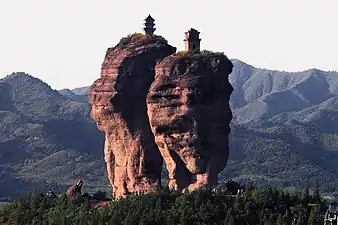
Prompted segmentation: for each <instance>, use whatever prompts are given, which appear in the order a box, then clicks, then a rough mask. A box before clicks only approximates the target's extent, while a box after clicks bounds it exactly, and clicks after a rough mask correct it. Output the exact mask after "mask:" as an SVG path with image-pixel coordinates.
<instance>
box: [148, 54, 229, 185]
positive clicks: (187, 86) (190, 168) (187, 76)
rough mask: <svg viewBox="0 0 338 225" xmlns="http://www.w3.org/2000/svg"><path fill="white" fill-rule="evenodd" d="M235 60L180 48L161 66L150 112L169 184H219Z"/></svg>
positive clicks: (150, 99)
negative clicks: (230, 81)
mask: <svg viewBox="0 0 338 225" xmlns="http://www.w3.org/2000/svg"><path fill="white" fill-rule="evenodd" d="M232 68H233V65H232V63H231V61H230V60H229V59H228V58H227V57H226V56H225V55H224V54H223V53H213V52H208V51H203V52H200V53H199V52H195V53H185V52H184V53H178V54H175V55H171V56H169V57H167V58H165V59H164V60H163V61H162V62H161V63H159V64H158V65H157V66H156V69H155V70H156V76H155V81H154V82H153V84H152V85H151V88H150V91H149V94H148V97H147V105H148V116H149V120H150V126H151V129H152V131H153V133H154V136H155V141H156V143H157V145H158V147H159V150H160V152H161V154H162V156H163V158H164V161H165V163H166V166H167V169H168V173H169V188H171V189H175V190H183V189H185V188H188V190H189V191H193V190H196V189H199V188H202V187H205V186H209V187H213V186H215V185H216V184H217V174H218V173H219V172H221V171H222V170H223V169H224V167H225V165H226V163H227V160H228V156H229V141H228V135H229V133H230V127H229V123H230V121H231V119H232V113H231V110H230V107H229V98H230V94H231V93H232V91H233V88H232V86H231V84H230V83H229V80H228V75H229V74H230V73H231V72H232Z"/></svg>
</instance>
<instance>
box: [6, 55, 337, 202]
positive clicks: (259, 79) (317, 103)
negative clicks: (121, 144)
mask: <svg viewBox="0 0 338 225" xmlns="http://www.w3.org/2000/svg"><path fill="white" fill-rule="evenodd" d="M233 63H234V66H235V67H234V71H233V73H232V74H231V76H230V81H231V83H232V85H233V86H234V92H233V94H232V96H231V102H230V104H231V106H232V109H233V112H234V119H233V122H232V129H233V130H232V133H231V135H230V159H229V163H228V165H227V167H226V169H225V170H224V171H223V172H222V173H221V175H220V180H221V181H223V180H225V179H227V178H233V179H234V180H238V181H241V182H252V183H254V184H257V185H279V186H281V187H305V186H307V185H313V184H314V183H315V182H316V181H317V180H318V181H319V182H320V184H321V185H322V189H323V190H324V191H325V192H328V193H330V192H336V190H335V187H336V186H338V167H337V166H336V161H337V159H338V135H337V131H338V126H336V124H337V123H336V122H335V121H337V119H338V113H337V110H338V107H337V106H338V73H336V72H325V71H320V70H316V69H310V70H307V71H303V72H299V73H287V72H279V71H270V70H265V69H258V68H255V67H253V66H251V65H248V64H246V63H244V62H241V61H239V60H233ZM88 91H89V87H81V88H77V89H73V90H69V89H63V90H60V91H54V90H52V89H51V88H50V87H49V86H48V85H47V84H45V83H43V82H41V81H40V80H38V79H36V78H34V77H32V76H30V75H27V74H24V73H15V74H11V75H9V76H7V77H6V78H4V79H1V80H0V167H1V169H0V198H1V197H3V196H7V195H10V196H19V195H20V194H21V193H26V192H28V191H31V190H32V189H34V188H43V189H47V188H50V187H53V188H56V187H58V188H59V190H63V191H64V190H65V188H66V186H67V185H69V184H70V183H71V182H73V181H74V180H75V179H78V178H79V177H84V179H85V182H86V185H89V188H93V187H96V188H106V187H107V183H108V182H107V180H106V175H105V165H104V161H103V141H104V138H103V134H102V133H100V132H99V131H98V130H97V128H96V125H95V123H94V122H93V121H92V120H91V118H90V106H89V105H88V100H87V94H88ZM164 174H165V172H164Z"/></svg>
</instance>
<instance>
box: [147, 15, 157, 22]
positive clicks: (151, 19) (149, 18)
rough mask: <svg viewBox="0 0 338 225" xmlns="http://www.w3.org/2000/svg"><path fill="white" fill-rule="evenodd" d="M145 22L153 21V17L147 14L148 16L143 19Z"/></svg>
mask: <svg viewBox="0 0 338 225" xmlns="http://www.w3.org/2000/svg"><path fill="white" fill-rule="evenodd" d="M145 21H146V22H154V21H155V19H154V18H153V17H151V15H150V14H149V15H148V17H147V18H146V19H145Z"/></svg>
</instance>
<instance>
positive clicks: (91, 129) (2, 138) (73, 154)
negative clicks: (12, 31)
mask: <svg viewBox="0 0 338 225" xmlns="http://www.w3.org/2000/svg"><path fill="white" fill-rule="evenodd" d="M0 92H1V93H0V96H1V98H0V167H1V182H0V183H6V185H7V184H8V185H9V184H11V183H13V184H15V183H16V181H15V182H13V180H17V179H19V180H17V181H20V182H19V183H27V186H26V187H25V188H20V189H18V190H16V187H15V186H14V187H11V188H8V187H6V186H3V185H1V184H0V193H1V194H0V195H17V194H18V193H17V192H18V191H20V192H22V191H23V192H25V191H29V190H30V191H31V190H33V189H34V188H35V187H37V186H39V185H41V183H43V181H48V182H57V183H59V184H60V185H68V184H69V182H71V181H72V180H75V179H78V178H79V177H82V176H83V177H85V178H87V180H89V181H90V180H92V178H91V177H92V176H94V175H95V174H97V173H99V174H100V175H98V176H99V177H98V178H96V179H95V182H96V183H98V182H101V184H102V183H104V182H105V179H104V175H103V174H104V168H103V166H104V163H103V161H102V149H103V136H102V134H101V133H99V132H98V131H97V129H96V125H95V124H94V122H93V121H92V120H91V119H90V116H89V113H90V107H89V105H88V103H81V102H76V101H70V100H67V99H66V98H64V97H63V96H61V95H60V94H59V93H58V92H57V91H54V90H52V89H51V88H50V87H49V86H48V85H47V84H45V83H43V82H42V81H40V80H38V79H36V78H34V77H32V76H30V75H27V74H24V73H15V74H11V75H9V76H7V77H5V78H4V79H1V80H0ZM64 151H67V154H61V153H62V152H64ZM52 156H54V157H52ZM56 156H57V157H56ZM61 162H63V163H62V164H60V163H61ZM47 165H48V166H47ZM79 168H80V169H79ZM98 168H99V170H98ZM89 171H91V172H90V173H89ZM95 171H99V172H95ZM57 174H59V176H56V175H57ZM92 184H93V183H92ZM44 187H46V185H44ZM3 189H6V190H7V192H6V191H4V190H3Z"/></svg>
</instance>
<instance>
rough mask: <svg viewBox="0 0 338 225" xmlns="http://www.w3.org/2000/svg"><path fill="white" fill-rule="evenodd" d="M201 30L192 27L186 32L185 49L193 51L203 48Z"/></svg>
mask: <svg viewBox="0 0 338 225" xmlns="http://www.w3.org/2000/svg"><path fill="white" fill-rule="evenodd" d="M199 36H200V32H198V31H197V30H195V29H194V28H191V29H190V30H188V31H187V32H185V39H184V43H185V51H188V52H192V51H198V52H199V51H200V49H201V39H200V37H199Z"/></svg>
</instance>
